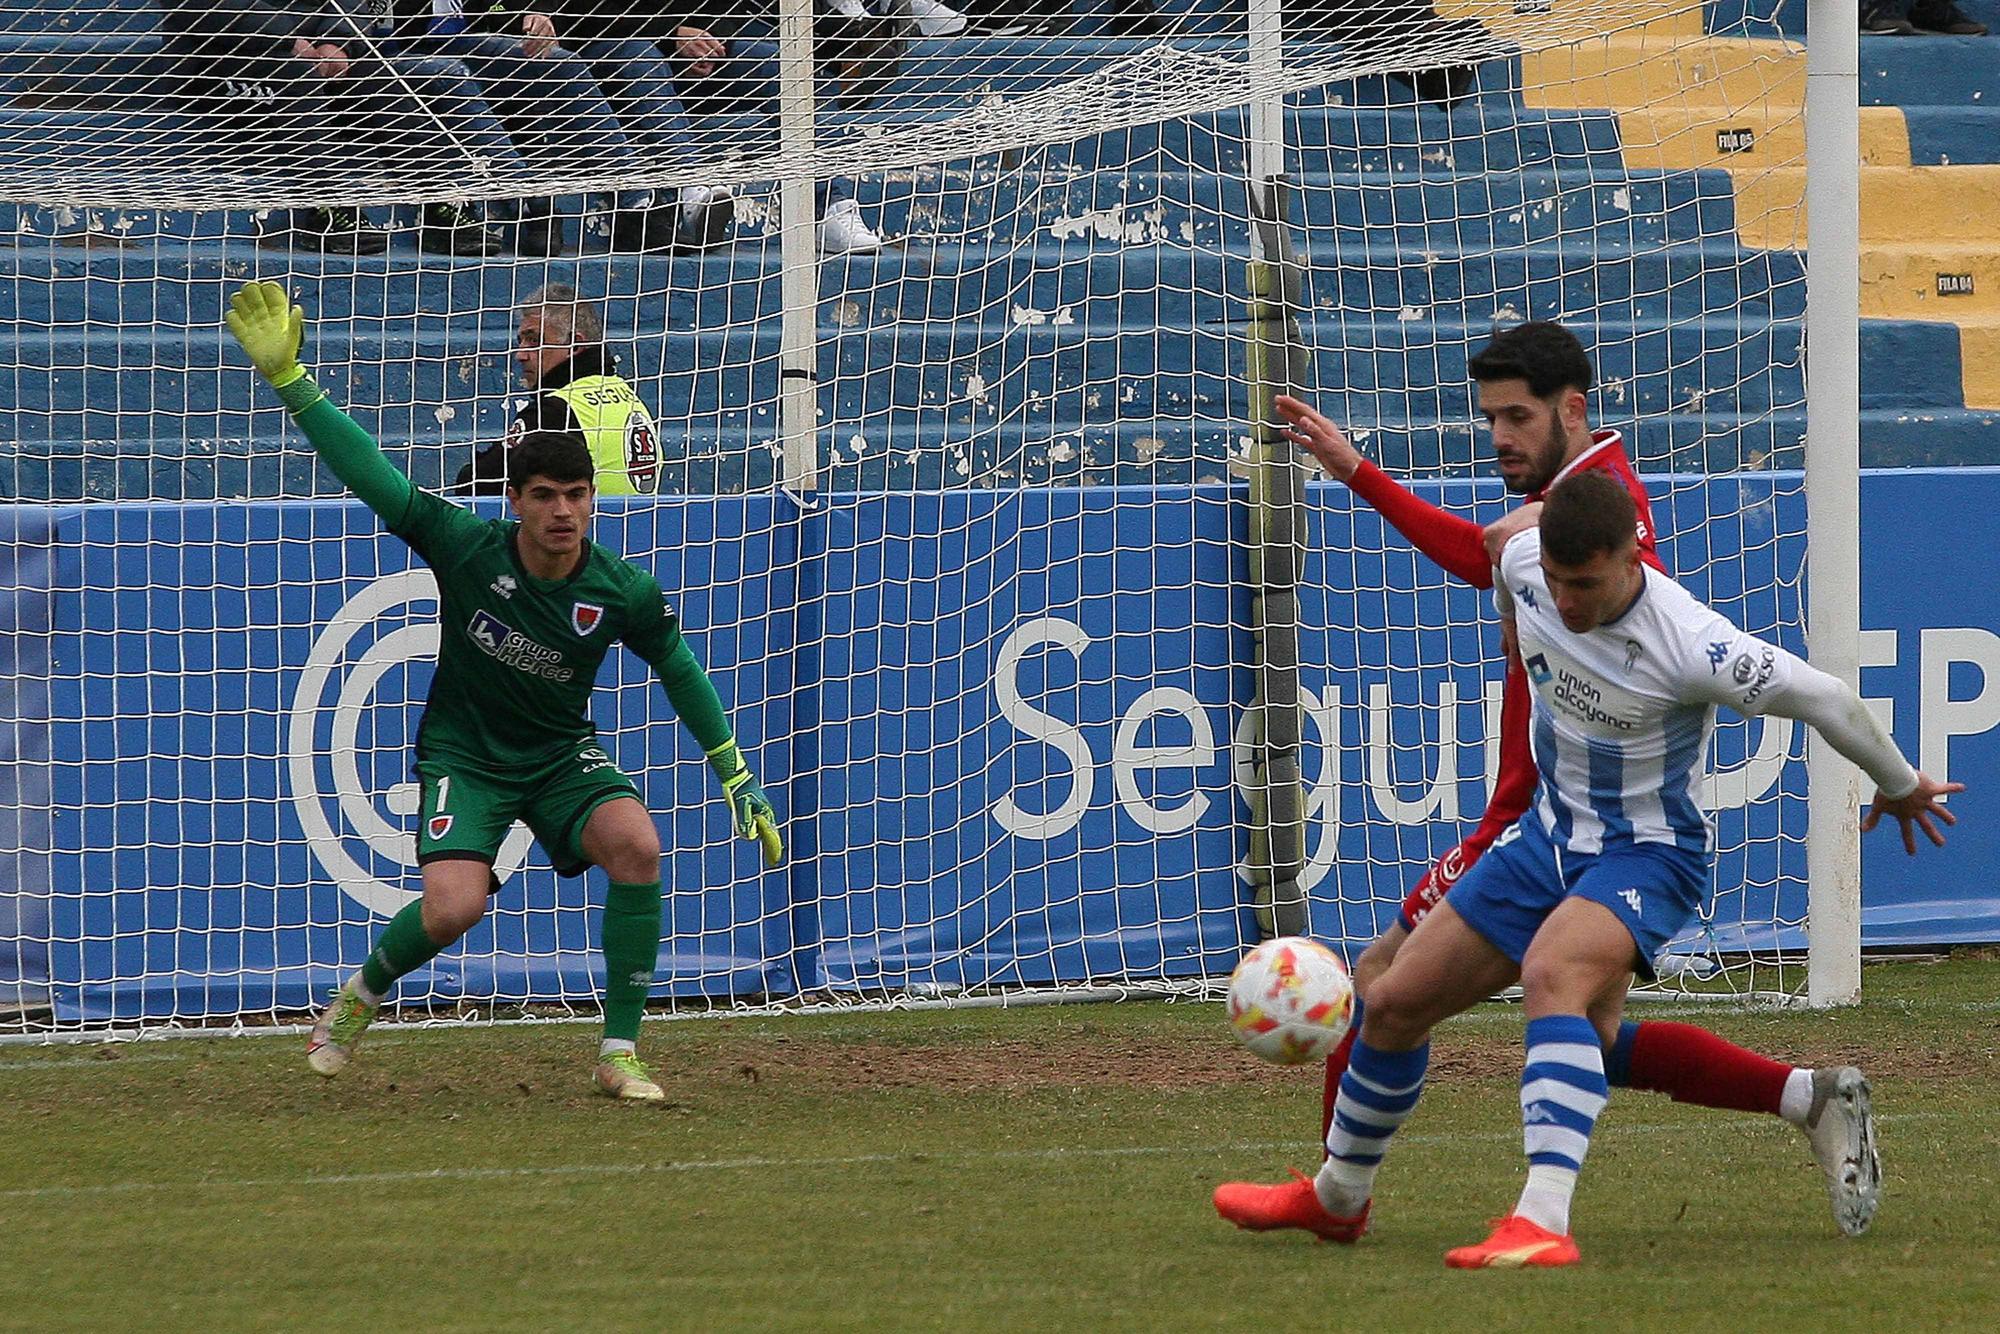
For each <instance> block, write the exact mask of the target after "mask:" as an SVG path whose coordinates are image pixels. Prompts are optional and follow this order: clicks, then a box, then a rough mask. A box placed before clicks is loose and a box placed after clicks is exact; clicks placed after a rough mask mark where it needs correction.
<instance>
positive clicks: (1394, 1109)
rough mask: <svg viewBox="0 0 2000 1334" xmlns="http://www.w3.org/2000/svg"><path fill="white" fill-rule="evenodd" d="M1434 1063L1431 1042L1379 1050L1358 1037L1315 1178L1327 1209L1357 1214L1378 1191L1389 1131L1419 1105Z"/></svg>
mask: <svg viewBox="0 0 2000 1334" xmlns="http://www.w3.org/2000/svg"><path fill="white" fill-rule="evenodd" d="M1430 1063H1431V1044H1430V1043H1428V1042H1426V1043H1425V1044H1424V1045H1423V1046H1421V1047H1419V1048H1417V1049H1416V1050H1415V1051H1378V1050H1377V1049H1376V1048H1374V1047H1371V1046H1369V1045H1368V1044H1367V1043H1366V1042H1363V1041H1359V1040H1357V1041H1356V1042H1355V1044H1354V1051H1353V1054H1352V1055H1351V1056H1350V1057H1349V1058H1348V1062H1347V1073H1346V1074H1344V1075H1342V1076H1341V1077H1340V1095H1339V1097H1337V1098H1336V1099H1335V1100H1334V1104H1333V1124H1332V1125H1331V1126H1330V1127H1328V1129H1327V1132H1326V1161H1325V1162H1324V1163H1322V1164H1320V1169H1319V1175H1318V1176H1317V1177H1314V1178H1313V1189H1314V1190H1315V1191H1316V1192H1318V1194H1319V1202H1320V1205H1321V1207H1323V1208H1324V1209H1325V1210H1326V1211H1327V1212H1328V1213H1330V1214H1335V1215H1338V1216H1339V1217H1342V1218H1352V1217H1354V1215H1356V1214H1358V1213H1360V1212H1361V1207H1362V1206H1363V1205H1365V1204H1366V1203H1368V1197H1369V1196H1370V1195H1373V1194H1374V1193H1375V1173H1376V1171H1377V1170H1378V1169H1379V1168H1380V1167H1381V1166H1382V1155H1383V1153H1385V1152H1386V1151H1387V1150H1388V1148H1389V1136H1391V1135H1393V1134H1395V1133H1396V1127H1397V1126H1400V1125H1401V1124H1403V1122H1404V1120H1406V1119H1407V1118H1408V1117H1409V1115H1410V1113H1411V1111H1412V1110H1414V1109H1415V1108H1416V1105H1417V1099H1418V1098H1419V1097H1420V1096H1422V1094H1423V1091H1424V1071H1425V1070H1426V1069H1427V1068H1429V1066H1430Z"/></svg>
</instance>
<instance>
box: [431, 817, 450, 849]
mask: <svg viewBox="0 0 2000 1334" xmlns="http://www.w3.org/2000/svg"><path fill="white" fill-rule="evenodd" d="M451 821H452V817H451V816H449V815H433V816H432V817H431V819H430V825H429V826H428V828H429V831H430V836H431V842H433V843H435V842H437V841H438V840H439V839H441V838H443V837H444V836H445V835H446V834H449V833H450V832H451Z"/></svg>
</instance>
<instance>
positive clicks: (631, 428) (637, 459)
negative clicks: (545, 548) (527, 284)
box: [454, 283, 660, 496]
mask: <svg viewBox="0 0 2000 1334" xmlns="http://www.w3.org/2000/svg"><path fill="white" fill-rule="evenodd" d="M514 362H515V364H516V365H518V366H519V367H520V368H521V379H522V381H523V382H524V383H525V384H526V385H527V387H528V391H529V394H530V397H529V399H528V400H527V402H526V403H525V404H523V405H522V407H521V410H520V411H519V412H518V413H517V414H515V417H514V420H513V421H512V422H511V423H509V425H508V427H507V434H506V436H505V437H503V438H502V439H500V440H498V441H495V442H494V443H493V444H490V445H488V446H487V447H486V448H485V449H482V450H480V451H479V452H478V453H477V454H475V455H473V457H472V462H471V463H468V464H467V465H466V466H465V467H464V468H463V469H461V470H460V472H459V474H458V478H457V481H456V484H455V486H454V489H455V490H458V491H461V492H470V493H471V494H472V495H476V496H497V495H500V494H502V493H504V492H505V491H506V489H507V463H508V457H507V456H508V452H509V451H510V450H511V449H513V447H514V443H515V442H516V441H518V440H520V439H521V438H522V437H523V436H525V435H526V434H527V433H528V432H530V431H570V432H575V433H576V434H579V435H581V436H582V437H583V439H584V442H585V443H586V444H588V445H589V446H590V457H591V460H592V462H593V463H594V464H595V465H596V468H597V493H598V494H599V495H603V496H630V495H650V494H652V493H653V491H654V490H656V489H657V488H658V486H659V484H660V445H659V434H658V432H657V431H656V430H655V429H654V427H653V419H652V417H650V416H649V415H647V412H646V406H645V404H644V403H642V402H641V401H640V399H639V395H638V392H637V391H636V390H634V389H633V388H632V386H631V384H630V383H628V382H627V381H626V380H625V379H624V378H623V377H621V376H620V375H619V374H618V360H617V358H616V357H614V356H612V355H611V353H610V352H608V351H606V350H605V347H604V312H603V310H601V309H600V308H599V307H598V305H597V303H596V302H594V301H586V300H584V299H583V297H582V296H580V295H579V294H578V293H577V290H576V288H574V287H572V286H570V285H569V284H568V283H549V284H548V285H546V286H544V287H542V288H540V289H539V290H537V291H535V292H534V293H533V294H531V295H530V296H529V297H528V299H527V301H526V302H524V303H523V304H522V306H521V320H520V324H519V326H518V329H517V331H516V333H515V337H514Z"/></svg>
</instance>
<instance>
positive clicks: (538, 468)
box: [507, 431, 597, 491]
mask: <svg viewBox="0 0 2000 1334" xmlns="http://www.w3.org/2000/svg"><path fill="white" fill-rule="evenodd" d="M596 476H597V468H596V466H595V465H594V464H593V463H592V462H591V460H590V446H589V445H587V444H585V443H584V440H583V436H581V435H580V434H578V433H577V432H575V431H529V432H528V433H527V434H526V435H523V436H522V437H521V438H520V439H519V440H518V441H516V442H515V444H514V448H513V449H512V450H511V451H509V452H508V455H507V489H508V490H509V491H522V490H526V489H527V485H528V482H529V479H531V478H535V477H546V478H548V479H549V480H550V481H551V482H556V483H559V484H562V485H567V484H568V483H570V482H588V481H593V480H595V478H596Z"/></svg>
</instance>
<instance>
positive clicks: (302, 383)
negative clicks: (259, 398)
mask: <svg viewBox="0 0 2000 1334" xmlns="http://www.w3.org/2000/svg"><path fill="white" fill-rule="evenodd" d="M271 387H272V388H273V389H275V390H277V391H278V401H279V402H281V403H283V404H284V405H285V411H287V412H289V413H291V414H292V415H293V416H294V417H296V416H298V415H299V414H300V413H301V412H304V411H305V410H306V409H307V408H309V407H311V406H312V405H313V404H315V403H317V402H319V401H320V400H321V399H323V398H325V397H326V390H324V389H322V388H320V387H319V386H318V385H317V384H315V383H313V379H312V377H311V376H309V375H307V374H306V368H305V367H304V366H293V367H292V368H291V369H290V370H288V371H286V372H285V373H284V374H283V375H281V376H279V377H278V378H277V379H275V380H273V381H271Z"/></svg>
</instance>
